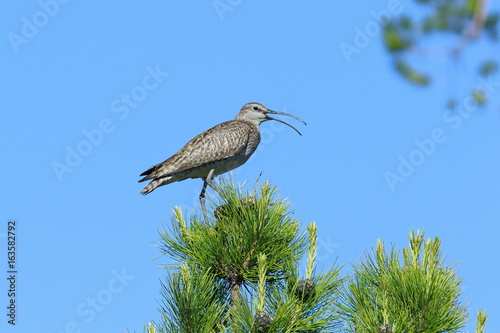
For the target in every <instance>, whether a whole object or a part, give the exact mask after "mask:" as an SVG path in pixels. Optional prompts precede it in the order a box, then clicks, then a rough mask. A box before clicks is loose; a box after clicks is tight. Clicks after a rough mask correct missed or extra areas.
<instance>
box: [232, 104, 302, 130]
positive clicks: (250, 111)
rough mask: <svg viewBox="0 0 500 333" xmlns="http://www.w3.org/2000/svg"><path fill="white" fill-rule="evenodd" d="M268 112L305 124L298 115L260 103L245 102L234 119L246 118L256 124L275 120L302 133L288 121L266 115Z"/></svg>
mask: <svg viewBox="0 0 500 333" xmlns="http://www.w3.org/2000/svg"><path fill="white" fill-rule="evenodd" d="M269 114H281V115H283V116H288V117H292V118H295V119H297V120H298V121H300V122H302V123H303V124H304V125H307V124H306V122H305V121H303V120H302V119H300V118H299V117H296V116H294V115H292V114H289V113H285V112H278V111H273V110H269V109H268V108H266V107H265V106H264V105H262V104H260V103H247V104H245V105H244V106H243V107H242V108H241V110H240V112H239V113H238V115H237V116H236V119H237V120H246V121H249V122H252V123H256V124H257V125H259V124H260V123H263V122H264V121H268V120H276V121H278V122H280V123H282V124H285V125H287V126H290V127H291V128H293V129H294V130H295V131H296V132H297V133H299V134H300V135H302V133H300V132H299V131H298V130H297V129H296V128H295V127H293V126H292V125H290V124H289V123H287V122H285V121H283V120H281V119H277V118H273V117H270V116H268V115H269Z"/></svg>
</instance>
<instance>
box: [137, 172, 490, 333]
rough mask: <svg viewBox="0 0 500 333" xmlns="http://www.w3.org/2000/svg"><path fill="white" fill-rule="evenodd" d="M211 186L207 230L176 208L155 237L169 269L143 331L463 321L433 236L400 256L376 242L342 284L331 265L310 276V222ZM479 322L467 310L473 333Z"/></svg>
mask: <svg viewBox="0 0 500 333" xmlns="http://www.w3.org/2000/svg"><path fill="white" fill-rule="evenodd" d="M217 188H218V190H217V197H218V198H217V199H216V200H215V203H214V204H213V205H212V207H213V208H214V209H213V212H212V213H211V214H209V215H210V216H211V218H210V220H209V223H208V224H206V223H205V221H204V218H203V215H202V213H201V212H200V211H198V212H197V214H194V215H193V216H191V217H190V218H189V221H187V220H186V218H185V217H184V214H183V213H182V211H181V210H180V209H179V208H177V207H176V208H175V209H174V213H173V218H172V226H171V227H170V228H169V230H162V231H160V239H161V241H160V250H161V252H162V253H163V254H164V255H166V256H168V257H169V258H171V259H172V260H173V264H171V265H169V266H165V268H166V271H167V276H166V278H165V281H164V282H163V283H162V285H161V296H162V300H161V301H160V314H161V320H160V321H159V322H158V323H155V324H153V323H149V324H148V325H147V327H145V328H144V332H146V333H160V332H165V333H189V332H192V333H212V332H213V333H215V332H216V333H219V332H230V333H233V332H235V333H236V332H238V333H248V332H258V333H260V332H268V333H271V332H303V333H305V332H308V333H313V332H363V333H364V332H367V333H400V332H401V333H417V332H426V333H427V332H429V333H444V332H461V330H462V329H463V327H464V325H465V324H466V322H467V316H468V314H467V309H466V306H465V305H464V304H463V303H462V301H461V283H462V280H461V278H460V277H458V275H457V273H456V271H455V270H454V265H449V264H447V263H446V262H445V260H444V257H443V255H442V253H441V241H440V240H439V238H435V239H427V240H425V241H424V233H423V231H422V232H420V231H416V232H415V231H413V230H412V231H411V232H410V235H409V236H410V245H409V246H408V247H405V248H403V251H402V255H401V253H400V252H399V251H397V250H396V249H395V247H392V249H391V250H390V252H389V253H387V252H386V249H385V245H384V243H383V242H382V241H381V240H378V242H377V246H376V248H375V249H374V250H373V251H372V252H368V253H366V255H365V257H364V258H363V259H361V261H360V263H359V264H357V265H353V268H354V272H353V274H352V275H351V276H349V277H348V278H341V277H340V276H339V271H340V268H338V267H333V268H331V269H330V270H328V271H327V272H319V273H318V272H316V269H315V259H316V247H317V243H316V239H317V228H316V224H315V223H314V222H312V223H310V224H309V225H308V226H307V232H305V231H302V232H301V231H300V230H301V225H300V223H299V221H298V220H297V219H295V218H294V217H293V212H291V211H290V209H289V208H290V207H289V204H288V203H287V202H286V201H285V200H284V199H283V198H281V197H279V196H278V195H277V193H276V188H275V187H271V185H270V184H269V183H268V182H266V183H264V184H263V185H261V186H258V185H256V186H255V187H254V188H253V189H252V190H251V191H248V190H244V189H242V188H240V187H236V186H235V185H233V184H231V183H230V182H225V181H223V182H221V183H220V184H219V185H218V186H217ZM306 252H307V268H306V269H305V272H302V273H301V270H300V269H299V267H300V265H299V263H300V261H301V259H302V258H303V257H304V256H305V255H306ZM486 318H487V315H486V312H485V311H484V310H481V311H479V312H478V313H477V327H476V333H484V327H485V323H486Z"/></svg>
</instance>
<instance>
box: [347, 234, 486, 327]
mask: <svg viewBox="0 0 500 333" xmlns="http://www.w3.org/2000/svg"><path fill="white" fill-rule="evenodd" d="M409 236H410V245H409V246H408V247H405V248H403V255H402V262H401V256H400V253H399V251H397V250H396V249H395V248H394V247H392V249H391V251H390V252H389V253H386V250H385V245H384V243H383V242H382V241H381V240H378V241H377V246H376V248H375V249H374V250H373V251H372V252H371V253H367V254H366V256H365V258H363V259H362V260H361V263H360V264H359V265H355V266H354V274H353V275H352V277H351V278H350V279H349V281H348V283H346V285H345V290H344V292H343V293H342V298H343V299H342V301H343V302H342V303H343V305H342V306H341V307H342V310H343V312H342V314H343V319H344V320H345V322H346V323H347V325H348V329H347V331H349V332H381V333H389V332H394V333H397V332H405V333H418V332H436V333H438V332H461V330H462V329H463V327H464V326H465V324H466V322H467V309H466V306H465V305H464V304H463V303H462V302H461V301H460V296H461V283H462V279H461V278H460V277H458V276H457V273H456V271H455V270H454V265H447V264H446V263H445V262H444V259H443V255H442V254H441V241H440V239H439V238H434V239H427V240H426V241H425V242H424V232H423V231H422V232H420V231H413V230H412V231H411V232H410V235H409ZM422 248H423V251H422ZM485 322H486V313H485V312H484V311H483V310H482V311H479V313H478V325H477V329H476V332H478V333H479V332H483V331H484V325H485Z"/></svg>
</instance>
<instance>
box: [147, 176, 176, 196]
mask: <svg viewBox="0 0 500 333" xmlns="http://www.w3.org/2000/svg"><path fill="white" fill-rule="evenodd" d="M174 181H175V180H174V177H172V176H168V177H164V178H157V179H153V180H152V181H151V182H150V183H149V184H148V185H147V186H146V187H145V188H143V189H142V191H141V194H143V195H146V194H149V193H151V192H153V190H154V189H155V188H157V187H160V186H163V185H167V184H170V183H172V182H174Z"/></svg>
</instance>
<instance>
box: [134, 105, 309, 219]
mask: <svg viewBox="0 0 500 333" xmlns="http://www.w3.org/2000/svg"><path fill="white" fill-rule="evenodd" d="M268 114H280V115H284V116H289V117H292V118H295V119H297V120H299V121H301V122H302V123H304V124H305V122H304V121H303V120H302V119H300V118H298V117H296V116H294V115H291V114H288V113H284V112H278V111H272V110H269V109H267V108H266V107H265V106H264V105H262V104H259V103H248V104H245V105H244V106H243V107H242V108H241V110H240V112H239V113H238V115H237V116H236V119H235V120H230V121H226V122H224V123H221V124H219V125H217V126H214V127H212V128H211V129H209V130H206V131H205V132H203V133H201V134H199V135H198V136H196V137H194V138H193V139H192V140H191V141H189V142H188V143H187V144H186V145H185V146H184V147H182V148H181V149H180V150H179V151H178V152H177V153H175V154H174V155H173V156H171V157H169V158H168V159H166V160H165V161H163V162H162V163H159V164H157V165H155V166H153V167H151V168H149V169H148V170H146V171H144V172H143V173H142V174H141V176H144V178H142V179H141V180H139V182H143V181H146V180H151V182H150V183H149V184H148V185H147V186H146V187H145V188H144V189H143V190H142V191H141V193H142V194H144V195H146V194H148V193H151V192H152V191H153V190H154V189H156V188H157V187H159V186H163V185H167V184H170V183H173V182H178V181H181V180H184V179H187V178H202V179H203V187H202V190H201V193H200V202H201V206H202V210H203V211H204V212H205V191H206V188H207V185H208V186H210V187H212V180H213V179H214V178H215V177H216V176H218V175H220V174H222V173H225V172H228V171H230V170H232V169H235V168H237V167H239V166H240V165H242V164H244V163H245V162H246V161H247V160H248V159H249V158H250V156H251V155H252V154H253V152H254V151H255V149H257V146H258V145H259V142H260V128H259V125H260V124H261V123H263V122H265V121H268V120H276V121H279V122H280V123H283V124H285V125H288V126H290V127H291V128H293V129H294V130H295V131H296V132H297V133H299V134H300V135H302V134H301V133H300V132H299V131H298V130H297V129H296V128H295V127H293V126H292V125H290V124H288V123H287V122H284V121H283V120H281V119H276V118H272V117H270V116H268Z"/></svg>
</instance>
